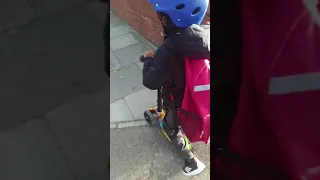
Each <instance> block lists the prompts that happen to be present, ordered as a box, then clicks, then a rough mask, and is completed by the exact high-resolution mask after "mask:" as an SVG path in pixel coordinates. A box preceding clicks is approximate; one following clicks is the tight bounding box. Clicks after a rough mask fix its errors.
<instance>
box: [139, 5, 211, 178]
mask: <svg viewBox="0 0 320 180" xmlns="http://www.w3.org/2000/svg"><path fill="white" fill-rule="evenodd" d="M149 2H150V3H151V4H152V6H153V8H154V9H155V11H156V12H157V14H158V17H159V19H160V21H161V23H162V26H163V30H164V43H163V44H162V45H161V46H160V47H159V48H158V49H157V51H156V53H155V54H154V53H153V52H152V51H146V52H145V53H144V57H142V58H143V60H142V61H143V62H144V66H143V85H144V86H145V87H147V88H149V89H151V90H157V89H160V88H162V87H163V86H167V85H170V90H167V88H165V87H164V88H163V89H164V92H162V94H161V96H162V98H163V104H164V107H166V108H167V107H170V109H177V108H179V107H180V106H181V103H182V99H183V96H184V87H185V70H184V68H185V65H184V59H185V57H190V58H197V59H207V58H208V59H210V35H209V34H210V25H201V26H200V23H201V22H202V20H203V18H204V16H205V14H206V11H207V8H208V3H209V0H170V1H168V0H149ZM168 91H170V92H168ZM169 94H172V95H173V96H174V102H171V100H170V97H169ZM175 113H176V112H175V111H169V112H167V118H166V122H165V126H166V130H167V133H168V134H170V135H171V138H172V139H173V141H172V142H173V144H175V146H176V147H177V148H178V149H179V150H180V152H181V156H182V158H183V159H184V160H185V165H184V166H183V172H184V174H185V175H187V176H192V175H197V174H199V173H201V172H202V171H203V170H204V169H205V165H204V164H203V163H202V162H201V161H200V160H198V159H197V158H196V157H194V155H193V153H192V151H191V150H190V149H189V145H188V142H187V141H186V140H185V139H184V137H183V134H182V132H181V131H180V130H179V126H178V124H179V123H178V121H177V119H176V116H175Z"/></svg>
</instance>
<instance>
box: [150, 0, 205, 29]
mask: <svg viewBox="0 0 320 180" xmlns="http://www.w3.org/2000/svg"><path fill="white" fill-rule="evenodd" d="M148 1H149V2H150V3H151V4H152V6H153V8H154V9H155V11H156V12H157V13H158V16H159V19H160V21H161V23H162V25H163V27H164V31H165V33H166V34H167V33H168V32H166V31H168V30H171V29H174V27H176V28H178V29H181V28H187V27H189V26H191V25H192V24H198V25H200V23H201V22H202V20H203V18H204V16H205V14H206V12H207V8H208V5H209V0H148Z"/></svg>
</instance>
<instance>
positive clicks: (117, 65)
mask: <svg viewBox="0 0 320 180" xmlns="http://www.w3.org/2000/svg"><path fill="white" fill-rule="evenodd" d="M119 68H121V65H120V63H119V61H118V59H117V58H116V57H115V56H114V54H113V52H112V51H111V50H110V72H113V71H115V70H117V69H119Z"/></svg>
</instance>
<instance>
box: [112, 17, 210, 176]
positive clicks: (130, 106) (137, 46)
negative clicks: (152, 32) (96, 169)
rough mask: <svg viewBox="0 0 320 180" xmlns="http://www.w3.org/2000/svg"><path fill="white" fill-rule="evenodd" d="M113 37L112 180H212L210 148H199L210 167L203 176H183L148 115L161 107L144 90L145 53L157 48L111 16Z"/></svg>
mask: <svg viewBox="0 0 320 180" xmlns="http://www.w3.org/2000/svg"><path fill="white" fill-rule="evenodd" d="M110 16H111V24H110V26H111V37H110V56H111V69H110V70H111V74H110V79H111V82H110V88H111V89H110V90H111V92H110V98H111V99H110V107H111V108H110V110H111V116H110V121H111V132H110V135H111V138H110V151H111V152H110V159H111V162H110V163H111V164H110V165H111V169H110V171H111V175H110V179H112V180H127V179H130V180H187V179H197V180H209V179H210V146H206V145H203V144H195V145H194V147H195V149H196V156H197V157H199V159H201V160H202V161H203V162H204V163H205V164H206V166H207V169H206V170H205V171H204V172H203V173H202V174H201V175H199V176H196V177H186V176H184V175H183V174H182V166H183V162H182V161H181V160H180V158H179V156H178V153H177V152H175V151H174V150H173V148H172V146H170V143H168V142H167V141H166V139H165V138H164V137H163V135H162V134H161V133H160V131H159V129H158V128H157V127H151V126H149V125H148V124H147V123H146V121H145V120H144V117H143V112H144V110H145V109H147V108H148V107H150V106H154V105H155V104H156V97H157V94H156V91H150V90H147V89H146V88H144V87H143V85H142V63H140V62H139V57H140V55H141V54H143V52H144V51H145V50H149V49H152V50H155V49H156V48H155V47H154V46H153V45H151V44H150V42H148V41H146V40H145V39H144V38H143V37H141V36H140V35H139V34H138V33H137V32H135V31H134V30H132V29H131V28H130V27H129V26H128V25H127V24H126V23H125V22H123V21H122V20H120V19H119V17H118V16H116V15H115V14H113V13H111V15H110Z"/></svg>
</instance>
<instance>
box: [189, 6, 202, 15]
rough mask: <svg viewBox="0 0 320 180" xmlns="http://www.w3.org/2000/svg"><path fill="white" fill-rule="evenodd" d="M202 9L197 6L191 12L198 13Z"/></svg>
mask: <svg viewBox="0 0 320 180" xmlns="http://www.w3.org/2000/svg"><path fill="white" fill-rule="evenodd" d="M200 9H201V8H200V7H197V8H195V9H194V10H193V11H192V13H191V14H192V15H196V14H197V13H198V12H199V11H200Z"/></svg>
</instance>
